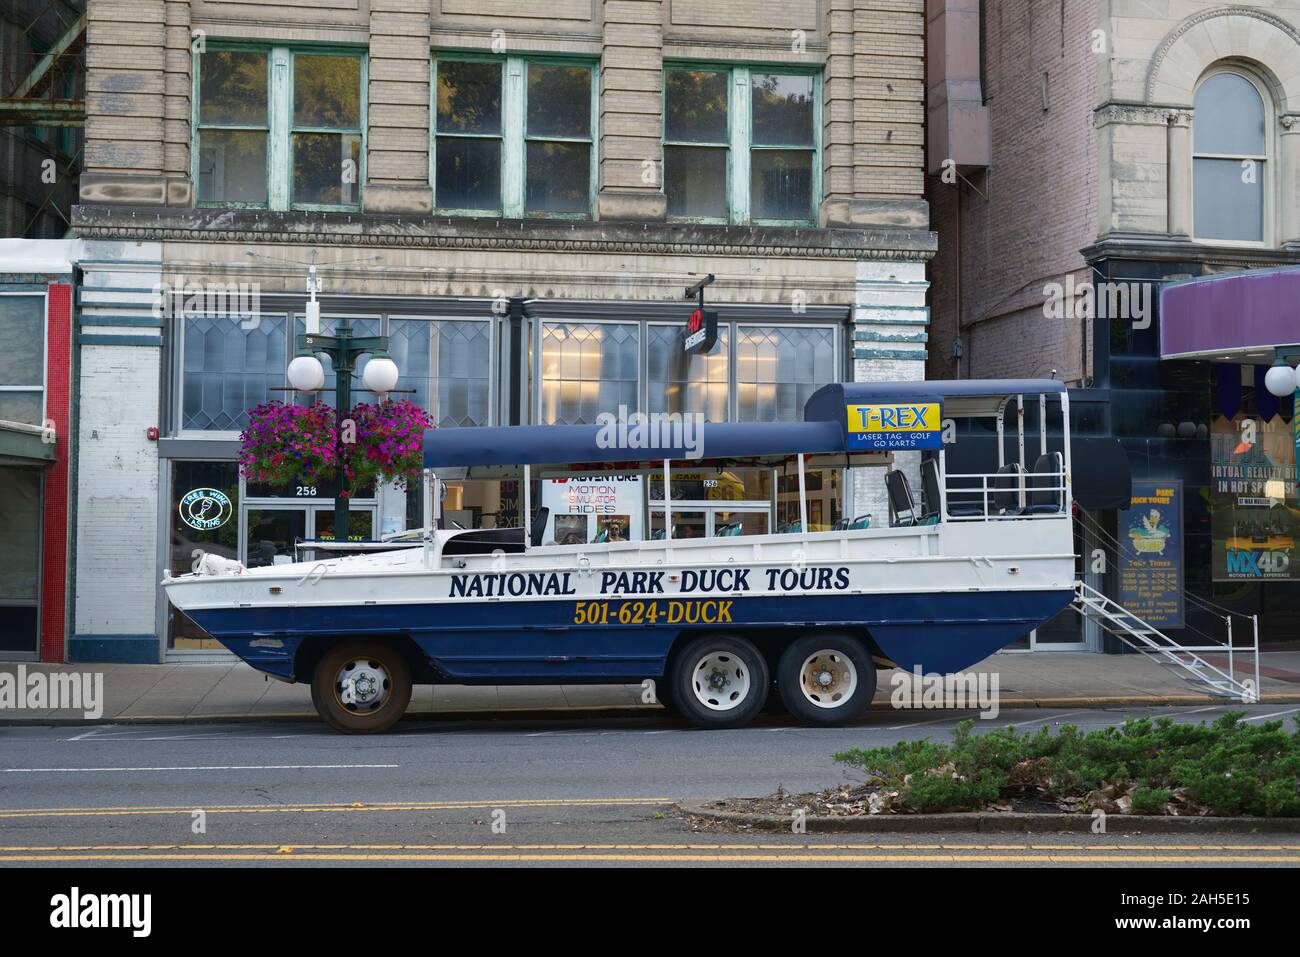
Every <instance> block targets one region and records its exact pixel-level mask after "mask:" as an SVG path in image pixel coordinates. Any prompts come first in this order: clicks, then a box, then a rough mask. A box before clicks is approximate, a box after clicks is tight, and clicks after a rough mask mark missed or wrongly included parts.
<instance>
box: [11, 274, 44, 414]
mask: <svg viewBox="0 0 1300 957" xmlns="http://www.w3.org/2000/svg"><path fill="white" fill-rule="evenodd" d="M44 381H45V297H44V296H0V385H40V384H41V383H42V382H44ZM0 418H3V416H0Z"/></svg>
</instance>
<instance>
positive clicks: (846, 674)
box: [799, 648, 858, 708]
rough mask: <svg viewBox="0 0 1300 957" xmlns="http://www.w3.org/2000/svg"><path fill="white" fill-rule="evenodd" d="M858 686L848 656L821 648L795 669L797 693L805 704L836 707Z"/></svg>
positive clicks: (854, 669) (856, 670)
mask: <svg viewBox="0 0 1300 957" xmlns="http://www.w3.org/2000/svg"><path fill="white" fill-rule="evenodd" d="M857 687H858V669H856V668H854V667H853V662H852V661H850V660H849V657H848V655H846V654H844V653H843V652H839V651H832V650H830V649H829V648H824V649H822V650H821V651H816V652H813V653H812V654H811V655H809V656H808V657H807V658H805V659H804V662H803V667H801V668H800V669H799V690H800V691H802V692H803V696H804V698H805V699H806V700H807V701H808V703H809V704H813V705H816V706H817V707H818V708H838V707H840V706H842V705H843V704H844V703H845V702H846V701H848V700H849V699H850V698H851V697H853V692H854V691H856V690H857Z"/></svg>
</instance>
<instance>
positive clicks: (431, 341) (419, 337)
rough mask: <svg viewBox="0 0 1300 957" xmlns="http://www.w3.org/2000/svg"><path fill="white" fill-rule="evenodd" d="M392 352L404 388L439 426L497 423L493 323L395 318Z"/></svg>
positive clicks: (391, 322) (390, 335)
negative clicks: (412, 391) (493, 402)
mask: <svg viewBox="0 0 1300 957" xmlns="http://www.w3.org/2000/svg"><path fill="white" fill-rule="evenodd" d="M388 352H389V355H391V356H392V357H393V361H394V362H396V363H397V368H398V369H399V370H400V371H401V378H400V379H399V380H398V382H397V387H398V388H399V389H415V395H414V396H407V398H410V399H411V401H412V402H414V403H415V404H416V405H418V406H420V407H421V408H423V409H426V410H428V411H429V412H430V413H431V414H432V415H433V421H434V424H435V425H437V426H438V428H448V427H452V426H460V425H491V424H492V423H491V412H490V409H491V396H492V327H491V325H490V324H489V323H487V322H484V321H482V320H477V319H392V320H390V321H389V341H388Z"/></svg>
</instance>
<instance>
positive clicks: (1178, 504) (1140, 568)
mask: <svg viewBox="0 0 1300 957" xmlns="http://www.w3.org/2000/svg"><path fill="white" fill-rule="evenodd" d="M1118 600H1119V603H1120V604H1121V605H1123V606H1124V607H1125V608H1127V609H1128V610H1129V611H1131V612H1132V613H1133V614H1134V615H1136V616H1137V617H1138V618H1140V619H1142V621H1144V622H1146V623H1147V624H1148V625H1154V626H1155V627H1156V628H1162V629H1164V628H1182V627H1183V624H1184V622H1183V486H1182V483H1181V482H1174V481H1169V482H1134V483H1133V498H1132V501H1131V502H1130V503H1129V507H1128V508H1127V509H1123V510H1121V511H1120V513H1119V598H1118Z"/></svg>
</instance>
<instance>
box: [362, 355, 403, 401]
mask: <svg viewBox="0 0 1300 957" xmlns="http://www.w3.org/2000/svg"><path fill="white" fill-rule="evenodd" d="M397 375H398V373H397V363H396V362H394V361H393V360H392V359H390V358H388V356H383V355H372V356H371V357H370V361H369V362H367V363H366V367H365V368H364V369H362V370H361V383H362V384H363V385H364V386H365V387H366V388H367V389H369V390H370V391H371V392H375V393H378V394H379V395H383V394H384V393H386V392H392V391H393V390H394V389H396V388H397Z"/></svg>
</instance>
